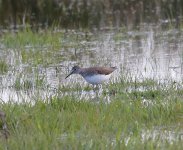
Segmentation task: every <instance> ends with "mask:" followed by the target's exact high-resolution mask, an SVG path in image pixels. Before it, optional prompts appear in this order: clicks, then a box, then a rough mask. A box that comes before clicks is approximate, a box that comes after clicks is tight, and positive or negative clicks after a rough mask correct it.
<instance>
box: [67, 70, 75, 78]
mask: <svg viewBox="0 0 183 150" xmlns="http://www.w3.org/2000/svg"><path fill="white" fill-rule="evenodd" d="M73 72H74V71H71V73H69V74H68V75H67V76H66V77H65V79H67V78H68V77H69V76H70V75H72V74H73Z"/></svg>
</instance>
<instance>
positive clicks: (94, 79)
mask: <svg viewBox="0 0 183 150" xmlns="http://www.w3.org/2000/svg"><path fill="white" fill-rule="evenodd" d="M110 76H111V74H109V75H92V76H86V77H85V80H86V81H87V82H88V83H91V84H101V83H103V82H105V81H108V80H109V78H110Z"/></svg>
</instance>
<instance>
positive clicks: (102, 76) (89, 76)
mask: <svg viewBox="0 0 183 150" xmlns="http://www.w3.org/2000/svg"><path fill="white" fill-rule="evenodd" d="M114 70H116V67H90V68H81V67H79V66H74V67H73V68H72V70H71V72H70V73H69V75H67V76H66V78H68V77H69V76H70V75H72V74H80V75H81V76H82V77H83V78H84V79H85V80H86V81H87V82H88V83H90V84H93V85H97V84H101V83H103V82H105V81H108V80H109V78H110V76H111V73H112V72H113V71H114ZM66 78H65V79H66Z"/></svg>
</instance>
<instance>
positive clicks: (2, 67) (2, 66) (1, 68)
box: [0, 60, 9, 74]
mask: <svg viewBox="0 0 183 150" xmlns="http://www.w3.org/2000/svg"><path fill="white" fill-rule="evenodd" d="M8 67H9V65H8V64H7V63H6V62H5V61H3V60H0V74H5V73H7V72H8Z"/></svg>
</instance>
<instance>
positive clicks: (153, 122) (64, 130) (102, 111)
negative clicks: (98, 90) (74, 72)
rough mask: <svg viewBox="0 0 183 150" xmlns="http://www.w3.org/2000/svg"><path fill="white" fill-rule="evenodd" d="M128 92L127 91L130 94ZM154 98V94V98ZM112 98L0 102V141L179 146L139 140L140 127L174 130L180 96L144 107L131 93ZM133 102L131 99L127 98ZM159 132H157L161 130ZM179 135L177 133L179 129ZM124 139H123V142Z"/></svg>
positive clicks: (24, 145)
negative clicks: (0, 117)
mask: <svg viewBox="0 0 183 150" xmlns="http://www.w3.org/2000/svg"><path fill="white" fill-rule="evenodd" d="M132 95H133V94H132ZM157 97H158V96H157ZM125 98H126V99H124V97H122V96H115V98H114V100H113V101H112V102H111V103H110V104H105V103H104V102H102V101H101V102H100V103H98V104H97V103H93V102H91V101H85V100H84V99H83V100H78V99H77V98H76V97H73V96H72V97H71V96H64V97H60V98H58V97H53V98H51V99H48V101H46V102H43V101H42V100H39V99H38V100H37V101H35V104H34V105H32V104H30V103H22V104H16V103H11V102H10V103H4V104H2V107H3V110H4V111H5V113H6V115H7V118H6V120H7V124H8V128H9V131H10V137H9V138H8V140H7V141H6V142H3V143H1V144H0V147H1V148H4V147H5V146H7V147H9V149H34V148H36V149H65V148H66V149H68V148H69V149H78V148H79V149H80V148H81V149H110V148H116V149H121V148H127V149H128V148H135V147H138V148H139V149H146V148H148V149H154V148H158V149H161V148H168V149H171V147H173V146H175V148H177V149H180V147H181V146H182V142H181V139H180V140H178V141H175V142H173V143H172V144H170V143H169V142H168V141H167V140H166V139H161V138H160V137H159V139H158V137H157V139H156V140H153V138H151V137H150V138H148V139H145V140H144V141H142V135H141V134H142V132H143V130H153V127H154V126H156V128H161V127H163V126H164V127H165V126H166V130H170V131H172V126H176V129H173V131H176V132H177V134H179V132H181V130H182V127H181V126H179V125H180V123H181V122H182V121H183V120H182V113H183V102H182V101H181V99H175V98H172V99H168V100H167V101H166V104H165V101H164V99H161V98H159V99H157V100H156V104H154V105H151V106H149V107H144V106H143V104H142V103H141V101H140V100H133V96H132V97H129V98H128V99H127V97H125ZM131 100H133V101H131ZM162 132H163V131H162ZM180 134H181V133H180ZM127 139H128V140H127Z"/></svg>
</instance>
